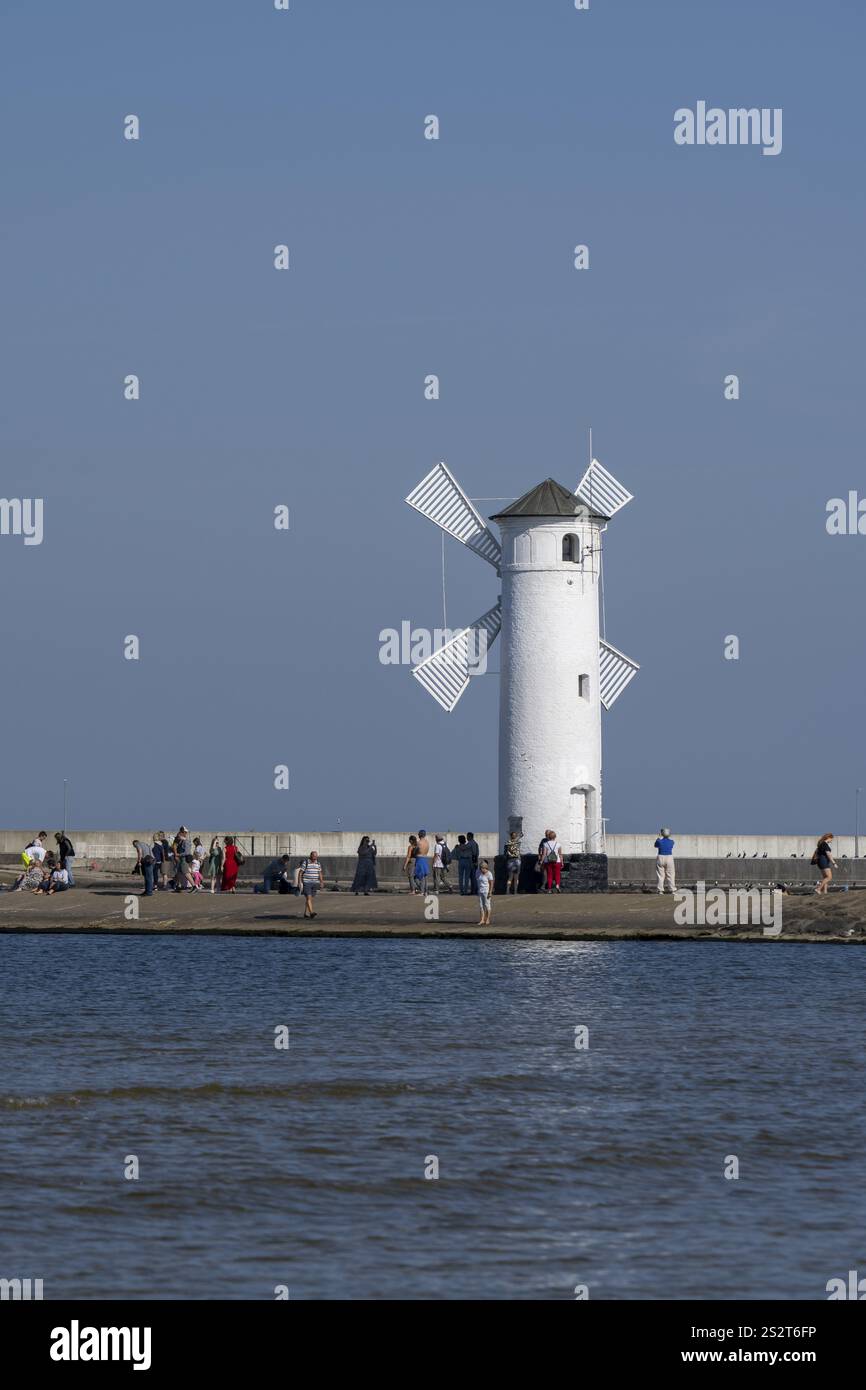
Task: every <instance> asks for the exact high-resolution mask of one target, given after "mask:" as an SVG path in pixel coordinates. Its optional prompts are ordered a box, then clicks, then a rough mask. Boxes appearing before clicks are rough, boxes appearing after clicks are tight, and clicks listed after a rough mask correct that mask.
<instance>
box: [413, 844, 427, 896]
mask: <svg viewBox="0 0 866 1390" xmlns="http://www.w3.org/2000/svg"><path fill="white" fill-rule="evenodd" d="M429 853H430V841H429V840H428V839H427V831H426V830H419V831H418V855H417V858H416V860H415V882H416V884H417V885H418V891H419V893H421V894H422V895H423V896H424V897H426V896H427V880H428V878H429V877H430V860H429V859H428V857H427V856H428V855H429Z"/></svg>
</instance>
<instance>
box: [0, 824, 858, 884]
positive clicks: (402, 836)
mask: <svg viewBox="0 0 866 1390" xmlns="http://www.w3.org/2000/svg"><path fill="white" fill-rule="evenodd" d="M164 828H165V830H166V832H167V834H168V836H169V839H171V837H172V836H173V835H174V834H175V832H176V830H177V826H176V825H175V826H165V827H164ZM41 829H47V830H48V841H47V847H48V848H49V849H51V848H53V847H54V832H55V830H56V829H57V826H56V825H48V826H34V827H32V828H28V829H26V830H0V856H6V855H13V856H15V857H16V858H17V856H18V855H20V853H21V850H22V849H23V848H24V846H25V845H26V844H27V842H28V840H31V839H32V838H33V836H34V835H35V834H36V832H37V831H38V830H41ZM190 829H191V832H192V834H193V835H198V836H199V837H200V838H201V840H202V841H203V843H204V846H205V848H207V846H208V845H209V844H210V842H211V839H212V838H213V836H214V835H215V834H218V835H220V836H223V835H225V834H226V833H228V834H236V836H237V838H238V840H239V842H240V845H241V847H242V849H243V851H244V853H245V854H247V855H252V854H255V855H256V856H260V855H263V856H266V857H268V858H272V857H273V856H274V855H279V854H290V855H291V856H292V857H293V858H295V857H301V856H302V855H305V854H308V853H309V851H310V850H311V849H317V850H318V851H319V853H320V854H321V855H322V857H323V858H326V857H330V858H332V859H333V858H335V857H343V856H349V857H351V858H354V856H355V852H356V850H357V848H358V841H359V840H360V838H361V835H362V833H366V834H371V835H373V836H374V838H375V840H376V843H377V846H378V849H379V856H380V858H382V859H385V858H397V857H400V858H402V856H403V855H404V854H405V852H406V841H407V837H408V832H407V831H402V830H383V831H366V832H362V831H360V830H342V831H339V830H324V831H319V830H285V831H283V830H278V831H277V830H267V831H262V830H238V831H231V830H229V831H228V832H226V831H223V830H218V831H214V830H200V829H199V828H198V827H197V826H191V827H190ZM435 831H436V827H428V834H429V835H430V837H431V839H432V836H433V834H434V833H435ZM444 833H445V838H446V840H447V842H448V844H449V845H450V846H451V847H452V848H453V846H454V845H455V844H456V842H457V832H456V831H455V830H447V831H445V832H444ZM152 834H153V829H152V828H151V829H150V830H79V829H77V828H76V827H75V826H71V827H70V830H69V835H70V838H71V840H72V842H73V844H74V845H75V849H76V853H77V855H78V859H79V862H82V863H84V862H88V861H90V860H96V861H97V862H98V863H100V864H103V863H110V862H111V861H112V860H125V859H129V858H131V857H133V855H134V852H133V850H132V848H131V845H132V841H133V839H144V840H148V841H149V840H150V836H151V835H152ZM657 834H658V831H657V830H653V831H647V832H646V833H644V834H640V835H637V834H609V835H608V836H607V842H606V844H607V854H608V858H609V859H610V860H611V861H614V860H625V859H630V860H647V861H650V860H651V859H652V858H653V857H654V850H653V841H654V840H655V838H656V836H657ZM475 838H476V840H477V841H478V844H479V848H480V851H481V854H482V855H483V856H484V857H485V858H486V859H492V858H494V857H495V855H497V854H499V853H501V850H502V846H501V845H500V844H499V841H498V837H497V836H496V834H495V833H494V832H490V831H488V832H481V831H476V832H475ZM674 839H675V840H676V857H677V860H684V859H698V860H714V859H721V860H727V859H728V858H729V857H730V860H732V861H733V860H736V858H737V856H739V855H743V854H745V856H746V858H745V860H741V862H742V863H749V862H750V861H752V859H753V856H757V858H756V859H755V861H754V862H755V863H757V862H759V861H760V859H761V856H762V855H764V854H766V855H767V858H768V859H776V860H791V856H792V855H796V856H797V857H798V858H800V857H801V856H802V857H803V858H804V862H806V863H807V864H808V861H809V859H810V858H811V856H812V851H813V850H814V848H815V841H816V839H817V834H815V835H680V834H678V833H677V831H676V829H674ZM567 848H568V846H566V849H567ZM524 849H526V850H529V851H534V850H535V849H536V846H535V845H526V846H524ZM860 852H861V856H863V857H864V858H866V829H864V833H863V835H862V837H861V840H860ZM834 853H835V857H836V858H837V859H840V860H841V858H842V856H843V855H847V857H848V858H849V859H851V858H853V856H854V836H853V835H839V836H837V838H836V842H835V847H834ZM791 862H793V860H791ZM615 876H616V875H614V873H613V870H611V878H613V877H615Z"/></svg>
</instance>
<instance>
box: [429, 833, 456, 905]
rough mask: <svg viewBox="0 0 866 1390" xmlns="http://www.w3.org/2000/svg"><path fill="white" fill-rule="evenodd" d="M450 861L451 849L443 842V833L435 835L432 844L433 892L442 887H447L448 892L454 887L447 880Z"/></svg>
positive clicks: (438, 890) (451, 891) (437, 891)
mask: <svg viewBox="0 0 866 1390" xmlns="http://www.w3.org/2000/svg"><path fill="white" fill-rule="evenodd" d="M450 863H451V851H450V849H449V848H448V846H447V845H446V843H445V836H444V835H437V836H436V841H435V844H434V845H433V892H434V893H440V892H441V891H442V889H443V888H447V889H448V892H449V893H453V892H454V889H453V888H452V887H451V884H450V883H449V881H448V865H449V864H450Z"/></svg>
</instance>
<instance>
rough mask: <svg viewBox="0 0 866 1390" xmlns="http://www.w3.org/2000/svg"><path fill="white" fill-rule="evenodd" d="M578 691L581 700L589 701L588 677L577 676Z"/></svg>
mask: <svg viewBox="0 0 866 1390" xmlns="http://www.w3.org/2000/svg"><path fill="white" fill-rule="evenodd" d="M577 680H578V689H579V691H580V698H581V699H582V700H588V699H589V676H578V678H577Z"/></svg>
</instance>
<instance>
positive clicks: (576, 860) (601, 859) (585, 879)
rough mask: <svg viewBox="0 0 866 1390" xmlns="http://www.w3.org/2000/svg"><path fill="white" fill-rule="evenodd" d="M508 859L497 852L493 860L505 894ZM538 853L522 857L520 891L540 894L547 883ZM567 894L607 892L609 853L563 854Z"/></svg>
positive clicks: (500, 890) (497, 882) (500, 889)
mask: <svg viewBox="0 0 866 1390" xmlns="http://www.w3.org/2000/svg"><path fill="white" fill-rule="evenodd" d="M506 864H507V861H506V859H505V856H504V855H503V854H497V856H496V858H495V860H494V861H493V877H494V881H495V885H496V892H497V893H504V892H505V889H506V886H507V868H506ZM537 864H538V856H537V855H535V854H523V855H521V857H520V877H519V879H518V880H517V888H518V892H520V893H540V892H541V890H542V888H544V887H546V886H547V873H546V871H545V873H544V874H539V873H538V872H537ZM561 887H562V891H563V893H606V892H607V855H606V854H567V855H564V856H563V865H562V881H561Z"/></svg>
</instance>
